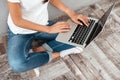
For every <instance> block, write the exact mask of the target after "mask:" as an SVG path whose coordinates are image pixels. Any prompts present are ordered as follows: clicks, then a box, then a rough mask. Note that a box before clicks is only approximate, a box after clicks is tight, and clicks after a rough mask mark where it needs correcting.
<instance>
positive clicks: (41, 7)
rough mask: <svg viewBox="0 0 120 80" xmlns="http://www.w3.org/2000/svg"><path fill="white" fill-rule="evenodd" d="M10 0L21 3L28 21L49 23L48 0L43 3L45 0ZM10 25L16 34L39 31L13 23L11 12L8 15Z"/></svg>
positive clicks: (42, 23)
mask: <svg viewBox="0 0 120 80" xmlns="http://www.w3.org/2000/svg"><path fill="white" fill-rule="evenodd" d="M8 1H9V2H13V3H20V5H21V10H22V18H23V19H26V20H28V21H31V22H34V23H37V24H40V25H47V24H48V10H47V6H48V2H47V3H43V0H8ZM16 14H17V13H16ZM8 25H9V28H10V30H11V31H12V32H13V33H14V34H30V33H35V32H37V31H33V30H29V29H24V28H21V27H19V26H16V25H15V24H14V23H13V20H12V18H11V16H10V14H9V16H8ZM33 27H34V26H33Z"/></svg>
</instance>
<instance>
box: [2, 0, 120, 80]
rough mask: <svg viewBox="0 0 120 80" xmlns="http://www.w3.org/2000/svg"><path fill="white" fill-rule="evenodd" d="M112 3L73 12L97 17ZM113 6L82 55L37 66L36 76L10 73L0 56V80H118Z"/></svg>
mask: <svg viewBox="0 0 120 80" xmlns="http://www.w3.org/2000/svg"><path fill="white" fill-rule="evenodd" d="M112 1H113V0H101V2H98V3H96V4H94V5H91V6H89V7H84V8H82V9H79V10H77V12H78V13H79V12H80V13H83V14H85V15H88V16H91V17H95V18H100V17H101V16H102V14H103V13H104V12H105V11H106V10H107V9H108V8H109V6H110V5H111V2H112ZM116 3H117V4H116V7H115V8H114V10H113V11H112V14H111V15H110V17H109V19H108V21H107V23H106V25H105V28H104V30H103V32H102V33H101V34H100V35H99V36H98V37H97V38H96V39H95V40H94V41H93V42H92V43H91V44H90V45H89V46H88V47H87V48H86V49H84V51H83V52H82V53H80V54H76V55H70V56H66V57H65V58H61V59H57V60H54V61H52V62H51V63H48V64H47V65H45V66H42V67H40V71H41V75H40V76H39V77H35V76H33V75H31V73H30V71H29V72H25V73H14V72H12V70H11V69H10V68H9V66H8V64H7V59H6V58H5V57H6V55H3V56H2V57H1V58H0V64H2V65H4V66H0V71H2V72H0V78H1V80H120V0H117V1H116ZM3 62H4V63H3ZM3 77H4V78H3Z"/></svg>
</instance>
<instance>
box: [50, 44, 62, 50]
mask: <svg viewBox="0 0 120 80" xmlns="http://www.w3.org/2000/svg"><path fill="white" fill-rule="evenodd" d="M62 45H64V44H60V45H57V46H55V47H53V48H52V49H55V48H57V47H60V46H62Z"/></svg>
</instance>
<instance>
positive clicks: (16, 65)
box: [9, 61, 25, 72]
mask: <svg viewBox="0 0 120 80" xmlns="http://www.w3.org/2000/svg"><path fill="white" fill-rule="evenodd" d="M9 65H10V67H11V68H12V70H13V71H14V72H24V71H25V70H24V69H25V67H24V66H23V63H21V62H18V61H9Z"/></svg>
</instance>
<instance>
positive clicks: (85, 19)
mask: <svg viewBox="0 0 120 80" xmlns="http://www.w3.org/2000/svg"><path fill="white" fill-rule="evenodd" d="M78 19H80V20H81V21H82V22H83V23H84V24H85V25H86V26H88V24H89V21H88V18H87V17H86V16H83V15H79V17H78Z"/></svg>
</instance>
